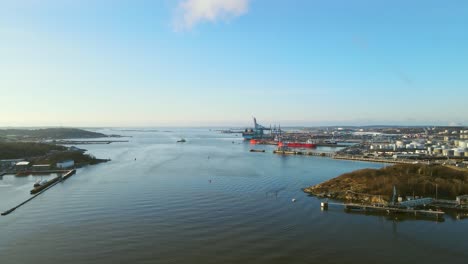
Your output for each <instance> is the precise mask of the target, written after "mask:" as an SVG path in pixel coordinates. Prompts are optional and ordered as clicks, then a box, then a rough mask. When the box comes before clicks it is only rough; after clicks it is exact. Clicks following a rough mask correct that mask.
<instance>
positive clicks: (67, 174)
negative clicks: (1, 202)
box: [1, 169, 76, 216]
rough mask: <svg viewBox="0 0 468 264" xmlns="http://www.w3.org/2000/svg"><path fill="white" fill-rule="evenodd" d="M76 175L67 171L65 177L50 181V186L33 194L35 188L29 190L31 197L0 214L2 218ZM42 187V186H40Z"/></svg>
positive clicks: (72, 171)
mask: <svg viewBox="0 0 468 264" xmlns="http://www.w3.org/2000/svg"><path fill="white" fill-rule="evenodd" d="M75 173H76V170H75V169H73V170H69V171H67V173H65V175H63V176H58V177H55V178H54V179H52V180H51V183H50V184H47V185H45V186H44V187H43V188H40V189H38V190H37V191H35V192H34V193H33V190H35V189H36V188H34V189H33V190H31V194H35V195H34V196H33V197H31V198H29V199H27V200H26V201H24V202H22V203H20V204H18V205H17V206H15V207H13V208H11V209H9V210H6V211H5V212H3V213H1V215H2V216H6V215H9V214H10V213H12V212H13V211H15V210H16V209H18V208H20V207H21V206H23V205H25V204H26V203H28V202H29V201H31V200H33V199H34V198H36V197H37V196H39V195H41V194H42V193H44V192H45V191H47V190H48V189H50V188H52V187H53V186H55V185H56V184H57V183H59V182H62V181H64V180H66V179H68V178H69V177H71V176H72V175H73V174H75ZM41 187H42V186H41Z"/></svg>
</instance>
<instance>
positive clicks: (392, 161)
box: [333, 155, 415, 164]
mask: <svg viewBox="0 0 468 264" xmlns="http://www.w3.org/2000/svg"><path fill="white" fill-rule="evenodd" d="M333 159H338V160H354V161H367V162H378V163H393V164H414V162H415V161H409V160H395V159H376V158H364V157H354V156H345V155H333Z"/></svg>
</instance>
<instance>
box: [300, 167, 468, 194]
mask: <svg viewBox="0 0 468 264" xmlns="http://www.w3.org/2000/svg"><path fill="white" fill-rule="evenodd" d="M436 184H437V191H438V198H446V199H454V198H455V196H457V195H461V194H468V172H467V171H461V170H455V169H452V168H448V167H444V166H428V165H420V164H411V165H410V164H398V165H394V166H390V167H386V168H382V169H363V170H358V171H354V172H351V173H346V174H343V175H341V176H339V177H337V178H334V179H331V180H329V181H326V182H324V183H321V184H318V185H315V186H311V187H308V188H305V189H304V192H306V193H309V194H312V195H316V196H320V197H329V198H335V199H340V200H354V201H360V202H385V201H389V200H390V198H391V195H392V190H393V186H396V187H397V190H398V194H399V195H401V196H412V195H413V194H414V195H415V196H424V197H435V193H436Z"/></svg>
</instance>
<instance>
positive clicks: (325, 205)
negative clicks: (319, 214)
mask: <svg viewBox="0 0 468 264" xmlns="http://www.w3.org/2000/svg"><path fill="white" fill-rule="evenodd" d="M320 207H321V208H322V209H325V210H326V209H328V202H321V203H320Z"/></svg>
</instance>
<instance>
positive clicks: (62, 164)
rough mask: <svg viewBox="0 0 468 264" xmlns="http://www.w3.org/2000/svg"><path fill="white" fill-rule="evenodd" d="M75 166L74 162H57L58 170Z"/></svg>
mask: <svg viewBox="0 0 468 264" xmlns="http://www.w3.org/2000/svg"><path fill="white" fill-rule="evenodd" d="M73 166H75V161H74V160H65V161H62V162H57V168H59V169H68V168H71V167H73Z"/></svg>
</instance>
